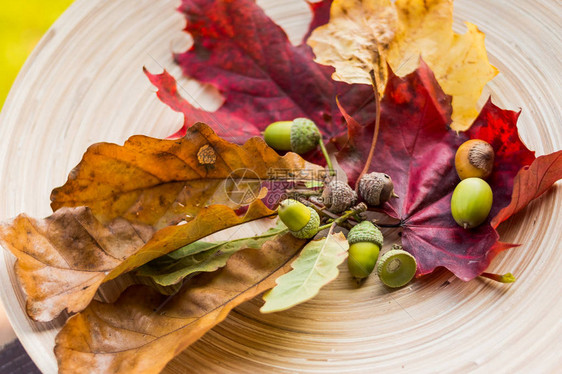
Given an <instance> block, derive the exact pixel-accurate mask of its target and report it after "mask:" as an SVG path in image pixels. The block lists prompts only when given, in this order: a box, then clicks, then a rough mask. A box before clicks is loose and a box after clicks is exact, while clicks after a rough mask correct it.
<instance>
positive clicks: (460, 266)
mask: <svg viewBox="0 0 562 374" xmlns="http://www.w3.org/2000/svg"><path fill="white" fill-rule="evenodd" d="M311 9H312V11H313V19H312V22H311V26H310V31H309V32H308V33H307V35H306V37H305V40H304V41H303V42H302V43H301V44H300V45H297V46H294V45H292V44H291V43H290V42H289V40H288V38H287V36H286V34H285V32H284V31H283V30H282V29H281V28H280V27H279V26H278V25H276V24H275V23H274V22H273V21H272V20H271V19H269V18H268V17H267V16H266V15H265V13H264V12H263V10H262V9H260V8H259V6H257V5H256V4H255V2H254V1H252V0H183V1H182V4H181V6H180V8H179V11H180V12H182V13H183V14H184V15H185V18H186V27H185V31H186V32H187V33H189V34H190V35H191V36H192V37H193V45H192V46H191V47H190V49H189V50H187V51H186V52H184V53H180V54H177V55H175V56H174V57H175V61H176V62H177V64H179V65H180V66H181V68H182V70H183V73H184V74H185V75H186V76H189V77H192V78H195V79H197V80H199V81H201V82H203V83H208V84H211V85H213V86H215V87H216V88H218V89H219V91H220V92H221V94H222V95H223V96H224V99H225V100H224V104H223V105H222V106H221V107H220V108H219V109H218V110H217V111H215V112H213V113H212V115H211V114H209V113H207V112H205V111H204V110H202V109H198V108H196V107H194V106H193V105H192V104H190V103H189V102H188V101H187V100H185V99H184V98H183V97H182V96H181V94H180V93H179V91H178V85H177V83H176V81H175V79H174V77H172V76H171V75H170V74H168V73H167V72H163V73H161V74H153V73H151V72H149V71H146V70H145V74H146V75H147V77H148V78H149V79H150V81H151V82H152V83H153V84H154V85H155V86H156V87H157V95H158V97H159V98H160V100H162V101H163V102H164V103H166V104H167V105H169V106H170V108H172V109H173V110H175V111H178V112H181V113H183V114H184V116H185V122H184V125H183V127H182V128H181V129H180V130H179V131H178V132H177V133H175V134H173V135H172V136H171V137H170V138H169V139H163V140H162V139H153V138H149V137H146V136H133V137H131V138H130V139H129V140H128V141H127V142H126V143H125V144H124V145H122V146H120V145H115V144H108V143H100V144H95V145H92V146H91V147H90V148H89V149H88V150H87V151H86V153H85V154H84V156H83V159H82V160H81V161H80V163H79V164H78V165H77V166H76V167H75V169H74V170H72V171H71V173H70V175H69V177H68V181H67V182H66V183H65V184H64V185H63V186H62V187H59V188H56V189H54V190H53V192H52V195H51V200H52V201H51V206H52V208H53V212H54V213H53V214H52V215H51V216H49V217H47V218H44V219H35V218H31V217H28V216H27V215H25V214H22V215H20V216H18V217H16V218H14V219H12V220H10V221H7V222H4V223H3V224H2V225H1V226H0V242H1V244H2V246H3V247H4V248H6V249H8V250H10V251H11V252H12V253H13V254H14V255H15V256H16V257H17V259H18V260H17V262H16V265H15V270H16V273H17V276H18V278H19V281H20V284H21V286H22V288H23V290H24V291H25V293H26V295H27V313H28V315H29V317H30V318H32V319H34V320H36V321H50V320H52V319H54V318H55V317H57V316H58V315H59V314H60V313H61V312H64V311H67V312H70V313H76V314H75V315H74V316H72V317H70V318H69V319H68V320H67V322H66V324H65V326H64V327H63V329H62V330H61V332H60V333H59V334H58V336H57V339H56V347H55V354H56V356H57V360H58V364H59V369H60V372H61V373H76V372H89V371H92V372H104V373H129V372H138V373H152V372H159V371H160V370H162V369H163V368H164V366H165V365H166V364H167V363H168V362H169V361H170V360H171V359H172V358H173V357H174V356H176V355H177V354H179V353H180V352H181V351H182V350H184V349H185V348H187V347H188V346H189V345H190V344H192V343H193V342H195V341H196V340H197V339H199V338H200V337H201V336H202V335H203V334H205V333H206V332H207V331H208V330H210V329H211V328H212V327H213V326H215V325H216V324H218V323H219V322H221V321H222V320H223V319H224V318H226V316H227V315H228V313H229V311H230V310H232V309H233V308H234V307H236V306H237V305H239V304H240V303H243V302H245V301H247V300H249V299H252V298H253V297H255V296H257V295H259V294H261V293H263V292H264V291H266V290H269V289H271V288H273V290H272V291H271V292H269V293H267V294H266V296H265V300H266V303H265V305H264V307H263V308H262V311H263V312H273V311H278V310H283V309H287V308H289V307H291V306H293V305H295V304H298V303H300V302H304V301H306V300H308V299H310V298H312V297H314V296H315V294H316V293H317V292H318V290H319V289H320V288H321V287H322V286H323V285H325V284H326V283H328V282H329V281H331V280H332V279H334V278H335V277H336V276H338V269H337V267H338V265H339V264H341V263H342V262H343V261H344V260H345V258H346V256H347V248H348V247H347V242H346V240H345V237H344V236H343V234H341V233H332V232H330V233H329V235H327V236H324V237H319V238H317V239H316V240H312V241H305V240H301V239H296V238H295V237H293V236H292V235H291V234H290V233H289V232H288V229H287V228H286V227H284V226H283V225H277V226H275V227H273V228H271V229H270V230H268V231H266V232H264V233H263V234H261V235H257V236H256V237H253V238H243V239H237V240H232V241H228V240H226V241H224V242H212V243H209V242H204V241H200V239H203V238H204V237H206V236H208V235H210V234H212V233H215V232H218V231H220V230H223V229H226V228H229V227H233V226H238V225H242V224H245V223H248V222H250V221H255V220H259V219H263V218H268V217H270V218H271V217H273V218H274V217H275V215H276V212H275V204H271V199H269V200H268V199H266V197H270V194H271V192H272V191H274V190H275V189H276V188H277V189H278V188H280V187H279V186H285V185H286V183H277V182H286V181H285V180H283V178H281V177H276V176H272V174H271V173H270V171H271V170H291V171H293V172H294V171H299V170H306V171H309V172H310V171H320V170H323V165H324V164H323V162H324V161H322V158H321V154H320V153H319V152H310V153H308V154H305V155H303V157H301V156H298V155H296V154H294V153H290V152H289V153H287V154H285V155H279V154H278V153H277V152H276V151H274V150H273V149H271V148H269V147H268V146H267V145H266V144H265V142H264V141H263V140H262V139H261V138H260V137H259V136H260V135H261V132H262V131H263V130H264V129H265V128H266V127H267V126H268V125H269V124H270V123H272V122H275V121H279V120H292V119H294V118H297V117H306V118H310V119H312V120H313V121H315V122H316V124H317V125H318V127H319V129H320V131H321V133H322V135H323V140H324V142H325V143H329V144H330V147H331V149H332V150H333V152H334V153H335V158H336V159H337V161H338V163H339V165H340V166H341V168H342V169H343V170H344V171H345V173H346V174H347V178H348V180H349V182H350V184H351V185H354V183H355V182H356V181H357V178H358V177H359V175H360V173H361V172H362V170H363V169H365V167H366V169H367V170H368V171H382V172H385V173H387V174H389V175H390V176H391V177H392V179H393V180H394V184H395V190H396V193H397V195H398V196H400V198H399V199H393V200H391V201H390V202H389V203H387V204H385V205H384V206H383V207H382V212H383V213H384V214H386V215H387V216H388V217H389V218H391V219H395V220H396V221H397V222H399V225H400V230H401V232H402V236H401V239H402V245H403V247H404V249H405V250H406V251H408V252H410V253H411V254H412V255H414V257H415V258H416V260H417V262H418V269H417V276H423V275H426V274H429V273H431V272H433V271H434V270H435V269H436V268H437V267H445V268H446V269H448V270H449V271H451V272H452V273H453V274H454V275H456V276H457V277H459V278H460V279H463V280H465V281H469V280H471V279H473V278H475V277H477V276H478V275H480V274H482V273H483V272H484V271H485V270H486V268H487V267H488V265H489V264H490V262H491V260H492V259H493V258H494V256H495V255H496V254H497V253H499V252H500V251H503V250H506V249H509V248H511V247H513V246H515V244H510V243H504V242H501V241H500V238H499V235H498V233H497V231H496V229H497V227H498V225H500V224H501V223H502V222H503V221H505V220H506V219H508V218H509V217H511V216H512V215H513V214H515V213H517V212H519V211H521V210H522V209H523V208H525V206H526V205H527V204H528V203H529V202H531V201H532V200H533V199H535V198H537V197H538V196H540V195H541V194H542V193H544V192H545V191H546V190H547V189H548V188H549V187H550V186H552V185H553V184H554V183H555V182H556V181H557V180H559V179H561V178H562V151H558V152H555V153H552V154H549V155H545V156H540V157H535V155H534V152H531V151H530V150H528V149H527V147H526V146H525V145H524V144H523V143H522V142H521V140H520V138H519V136H518V132H517V118H518V116H519V113H517V112H513V111H509V110H504V109H501V108H499V107H497V106H496V105H494V104H493V103H492V101H491V100H488V102H487V103H486V104H485V105H484V106H483V108H481V109H478V106H477V101H478V99H479V97H480V95H481V92H482V89H483V87H484V86H485V84H486V83H487V82H488V81H489V80H490V79H492V78H493V77H494V76H495V75H496V74H497V71H496V69H495V68H494V67H493V66H491V65H490V64H489V62H488V59H487V55H486V51H485V48H484V35H483V34H482V33H481V32H480V31H478V29H477V28H476V26H474V25H471V24H468V32H467V33H465V34H463V35H458V34H455V33H454V32H453V31H452V3H451V2H450V1H447V0H430V1H420V0H398V1H396V2H394V3H393V2H391V1H390V0H371V1H358V0H334V1H333V2H332V1H331V0H323V1H321V2H319V3H315V4H312V5H311ZM420 56H421V58H420ZM371 72H372V74H371ZM373 77H374V82H373ZM373 83H374V85H375V86H376V87H375V90H373V86H372V84H373ZM379 96H380V102H378V101H377V98H378V97H379ZM379 106H380V110H378V109H377V108H378V107H379ZM377 118H379V120H380V121H379V122H380V123H379V124H378V137H377V139H376V143H374V137H375V136H374V134H375V133H376V131H375V127H376V123H377ZM201 122H206V123H207V124H204V123H201ZM468 139H483V140H485V141H487V142H488V143H490V144H491V145H492V146H493V148H494V151H495V154H496V158H495V164H494V173H493V175H492V177H491V179H489V183H490V185H491V187H492V189H493V191H494V202H493V206H492V212H491V214H490V217H489V219H488V221H487V222H486V223H485V224H483V225H481V226H479V227H478V228H475V229H472V230H465V229H463V228H461V227H459V226H458V225H457V224H456V223H455V222H454V220H453V218H452V217H451V214H450V200H451V195H452V192H453V190H454V188H455V186H456V185H457V183H458V181H459V180H458V176H457V174H456V171H455V167H454V155H455V152H456V149H457V148H458V146H459V145H460V144H462V143H463V142H464V141H466V140H468ZM373 143H374V145H375V149H376V155H379V156H375V157H373V158H372V161H371V163H370V164H369V165H365V160H367V159H368V154H369V151H370V149H371V147H372V146H373ZM381 155H382V156H381ZM248 170H250V171H251V172H252V173H253V174H252V175H254V176H255V178H256V179H259V180H263V181H266V184H265V185H266V186H267V188H266V187H264V186H261V185H259V186H258V187H257V188H254V187H255V186H254V187H248V188H250V189H252V188H254V189H255V190H253V191H252V192H254V193H256V196H258V198H257V199H255V200H254V201H252V202H251V203H247V202H245V201H236V200H233V199H232V198H231V196H230V195H229V191H231V190H232V189H233V188H234V187H233V186H232V185H231V183H232V178H234V179H235V180H236V179H243V178H245V174H244V173H245V172H246V171H248ZM306 178H310V176H308V177H307V176H306V175H305V176H303V179H306ZM266 200H267V201H266ZM301 249H302V251H301ZM125 273H130V274H133V275H135V276H136V277H137V278H135V279H139V282H138V283H139V284H136V285H133V286H131V287H129V288H128V289H127V290H125V291H124V292H123V294H122V295H121V296H120V297H119V299H118V300H117V301H116V302H114V303H102V302H99V301H93V298H94V296H95V294H96V292H97V290H98V289H99V287H100V286H101V285H102V284H103V283H104V282H108V281H111V280H113V279H115V278H117V277H118V276H120V275H122V274H125ZM318 274H322V275H320V276H319V275H318ZM141 279H144V280H142V281H141ZM143 283H150V284H149V285H148V284H143ZM411 297H415V295H412V296H411ZM155 310H158V313H155V312H154V311H155Z"/></svg>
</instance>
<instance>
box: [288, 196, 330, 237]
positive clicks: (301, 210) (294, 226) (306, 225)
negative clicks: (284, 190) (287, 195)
mask: <svg viewBox="0 0 562 374" xmlns="http://www.w3.org/2000/svg"><path fill="white" fill-rule="evenodd" d="M278 213H279V218H280V219H281V221H283V223H284V224H285V226H287V227H288V228H289V232H290V233H291V234H293V236H294V237H296V238H299V239H310V238H312V237H313V236H314V235H316V234H317V233H318V227H319V226H320V216H319V215H318V213H317V212H316V211H315V210H314V209H312V208H310V207H307V206H306V205H304V204H303V203H301V202H299V201H296V200H293V199H286V200H283V201H282V202H281V203H280V204H279V209H278Z"/></svg>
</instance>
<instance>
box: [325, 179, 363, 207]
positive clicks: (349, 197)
mask: <svg viewBox="0 0 562 374" xmlns="http://www.w3.org/2000/svg"><path fill="white" fill-rule="evenodd" d="M322 200H323V203H324V205H325V206H326V208H327V209H328V210H329V211H330V212H332V213H342V212H345V211H346V210H347V209H349V208H350V207H351V206H353V204H355V202H356V201H357V193H356V192H355V191H353V189H352V188H351V187H349V185H348V184H347V183H344V182H342V181H337V180H333V181H330V182H328V183H326V184H325V186H324V191H322Z"/></svg>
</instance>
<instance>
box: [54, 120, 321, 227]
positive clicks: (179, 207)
mask: <svg viewBox="0 0 562 374" xmlns="http://www.w3.org/2000/svg"><path fill="white" fill-rule="evenodd" d="M314 167H315V166H313V165H311V164H309V163H307V162H305V161H304V160H303V159H302V158H301V157H300V156H298V155H297V154H294V153H288V154H286V155H285V156H283V157H281V156H279V155H278V154H277V152H275V151H274V150H273V149H271V148H269V147H268V146H267V144H265V142H264V141H263V140H262V139H260V138H251V139H250V140H248V141H247V142H246V144H244V145H243V146H239V145H236V144H234V143H230V142H227V141H226V140H223V139H221V138H220V137H218V136H217V135H216V134H215V132H214V131H213V130H212V129H211V128H210V127H209V126H207V125H205V124H202V123H197V124H195V125H194V126H192V127H191V128H190V129H189V130H188V132H187V134H186V135H185V137H184V138H182V139H176V140H160V139H154V138H149V137H146V136H133V137H131V138H130V139H129V140H128V141H127V142H126V143H125V144H124V145H123V146H119V145H117V144H109V143H98V144H94V145H92V146H91V147H90V148H89V149H88V151H87V152H86V153H85V154H84V157H83V158H82V161H81V162H80V163H79V164H78V166H76V167H75V168H74V170H73V171H72V172H71V173H70V175H69V177H68V181H67V182H66V183H65V185H64V186H62V187H59V188H56V189H54V190H53V192H52V194H51V200H52V203H51V206H52V208H53V210H55V211H56V210H57V209H60V208H61V207H64V206H67V207H76V206H87V207H89V208H90V209H92V212H93V213H94V215H95V216H96V217H97V218H98V219H99V220H100V221H102V222H104V223H105V222H108V221H111V220H112V219H114V218H116V217H123V218H125V219H127V220H128V221H130V222H136V223H143V224H147V225H151V226H154V227H155V228H156V229H160V228H162V227H166V226H169V225H171V224H177V223H178V222H180V221H182V220H189V218H190V217H194V216H195V215H196V214H197V213H198V212H199V210H200V209H201V208H203V207H204V206H207V205H211V204H225V205H228V206H230V207H231V208H233V209H237V208H238V207H239V206H240V204H238V201H236V199H235V198H233V195H232V194H231V192H232V189H233V188H236V187H237V186H238V185H235V184H234V183H233V181H236V180H238V179H244V180H245V182H246V183H245V184H244V186H246V187H248V189H249V190H250V191H249V192H251V193H252V194H253V195H254V196H255V195H258V194H259V189H260V183H259V182H260V180H265V179H268V178H270V177H271V175H270V173H271V171H272V170H295V169H299V170H300V169H304V168H308V169H313V168H314ZM316 168H318V167H316ZM248 171H250V172H251V173H250V175H248ZM249 177H253V178H255V180H256V183H253V184H252V183H248V182H249V181H251V180H250V178H249Z"/></svg>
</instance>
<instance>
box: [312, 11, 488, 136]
mask: <svg viewBox="0 0 562 374" xmlns="http://www.w3.org/2000/svg"><path fill="white" fill-rule="evenodd" d="M452 26H453V1H452V0H425V1H423V0H397V1H396V2H395V3H394V4H393V3H392V2H391V1H390V0H363V1H361V0H335V1H334V3H333V4H332V8H331V11H330V22H329V23H328V24H326V25H324V26H322V27H319V28H318V29H316V30H315V31H314V32H313V34H312V35H311V37H310V39H309V40H308V44H309V45H310V46H311V47H312V48H313V50H314V53H315V54H316V61H317V62H318V63H321V64H324V65H331V66H333V67H335V68H336V71H335V73H334V75H333V78H334V79H336V80H340V81H344V82H348V83H369V84H370V83H371V79H370V76H369V72H370V71H371V70H373V69H374V70H375V72H376V75H377V77H378V81H379V91H380V92H381V93H382V92H383V90H384V86H385V83H386V78H387V71H386V66H387V63H388V65H390V67H391V68H392V70H393V71H394V72H395V73H396V74H398V75H400V76H404V75H406V74H409V73H411V72H412V71H414V70H415V69H416V68H417V67H418V65H419V57H420V56H421V57H422V58H423V59H424V61H425V62H426V63H427V64H428V65H429V67H430V68H431V69H432V71H433V72H434V74H435V77H436V78H437V81H438V82H439V84H440V85H441V88H442V89H443V91H445V93H447V94H448V95H451V96H452V97H453V114H452V120H453V123H452V125H451V126H452V128H453V129H455V130H457V131H464V130H467V129H468V128H469V127H470V125H471V124H472V122H473V120H474V119H475V118H476V116H477V115H478V110H477V107H476V106H477V102H478V99H479V98H480V95H481V93H482V89H483V88H484V86H485V85H486V83H488V81H490V80H491V79H492V78H493V77H494V76H496V74H497V73H498V71H497V69H496V68H495V67H493V66H492V65H491V64H490V62H489V61H488V56H487V54H486V49H485V46H484V34H483V33H482V32H480V31H479V30H478V28H477V27H476V26H474V25H473V24H471V23H467V27H468V31H467V32H466V33H465V34H462V35H461V34H457V33H455V32H453V29H452Z"/></svg>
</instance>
